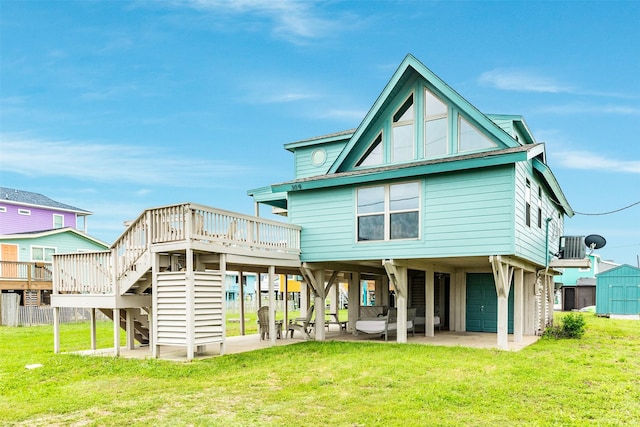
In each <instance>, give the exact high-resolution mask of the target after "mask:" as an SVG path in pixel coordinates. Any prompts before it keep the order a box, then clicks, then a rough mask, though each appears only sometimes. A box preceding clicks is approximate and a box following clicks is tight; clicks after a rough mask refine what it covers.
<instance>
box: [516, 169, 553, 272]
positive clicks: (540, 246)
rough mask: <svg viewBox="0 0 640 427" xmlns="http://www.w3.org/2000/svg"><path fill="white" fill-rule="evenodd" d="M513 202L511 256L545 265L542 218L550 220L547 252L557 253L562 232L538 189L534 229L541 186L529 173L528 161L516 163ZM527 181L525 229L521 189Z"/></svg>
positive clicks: (534, 175)
mask: <svg viewBox="0 0 640 427" xmlns="http://www.w3.org/2000/svg"><path fill="white" fill-rule="evenodd" d="M515 170H516V195H517V196H516V201H515V213H516V219H515V226H516V238H515V245H516V246H515V253H516V255H518V256H520V257H522V258H525V259H528V260H531V261H534V262H536V263H538V264H540V265H546V260H545V247H546V244H545V241H546V238H547V225H546V219H547V218H551V221H550V222H549V231H548V234H549V236H548V238H549V244H548V250H549V251H550V252H551V253H555V252H556V251H557V250H558V247H559V243H560V236H561V235H562V230H563V221H562V216H561V215H559V211H558V209H557V208H555V206H554V205H553V203H552V201H551V199H550V198H549V196H548V192H547V190H546V189H545V188H544V186H543V187H542V226H541V227H539V226H538V202H539V200H540V198H539V197H538V189H539V188H540V186H541V182H540V180H539V179H538V178H537V177H538V175H536V174H534V173H533V169H532V167H531V163H530V162H520V163H517V164H516V169H515ZM527 179H529V181H530V182H531V225H530V226H527V224H526V218H525V212H526V209H525V188H526V180H527Z"/></svg>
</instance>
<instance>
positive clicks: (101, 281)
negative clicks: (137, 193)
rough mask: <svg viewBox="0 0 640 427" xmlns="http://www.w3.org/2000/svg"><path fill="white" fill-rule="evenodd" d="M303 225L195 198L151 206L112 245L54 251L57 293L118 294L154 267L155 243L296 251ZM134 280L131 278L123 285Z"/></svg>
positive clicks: (291, 253)
mask: <svg viewBox="0 0 640 427" xmlns="http://www.w3.org/2000/svg"><path fill="white" fill-rule="evenodd" d="M300 230H301V227H299V226H296V225H291V224H285V223H281V222H278V221H272V220H268V219H264V218H258V217H253V216H250V215H242V214H238V213H235V212H231V211H225V210H220V209H214V208H210V207H207V206H202V205H196V204H190V203H185V204H180V205H172V206H164V207H159V208H153V209H147V210H146V211H144V212H143V213H142V214H140V216H138V218H136V219H135V221H133V222H132V223H131V225H129V226H128V227H127V229H126V230H125V231H124V233H122V234H121V235H120V237H118V239H117V240H116V241H115V242H114V243H113V245H111V251H107V252H99V253H81V254H62V255H55V256H54V294H55V293H92V294H115V291H114V286H113V283H114V282H116V283H118V286H120V285H121V282H122V283H124V282H126V280H128V278H127V275H129V278H130V277H131V276H130V274H129V273H130V272H132V271H136V274H138V275H139V276H140V277H141V276H142V275H143V274H144V272H145V271H143V270H145V269H148V268H149V267H150V257H149V254H150V247H151V245H154V244H168V243H180V242H185V243H190V242H193V241H199V242H203V243H209V244H217V245H223V246H226V247H227V249H226V251H234V250H251V251H254V253H256V254H257V252H258V251H267V252H274V254H273V256H278V257H288V258H291V257H297V256H298V255H299V254H300ZM114 277H115V280H114V279H113V278H114ZM131 280H137V279H136V278H133V279H131ZM131 285H132V283H128V282H127V283H125V285H124V286H123V287H128V286H131ZM126 290H127V289H123V290H122V291H123V292H126Z"/></svg>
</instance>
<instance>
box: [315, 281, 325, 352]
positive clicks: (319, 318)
mask: <svg viewBox="0 0 640 427" xmlns="http://www.w3.org/2000/svg"><path fill="white" fill-rule="evenodd" d="M313 277H314V279H315V281H314V282H315V283H314V284H313V285H314V289H315V290H316V300H315V303H314V306H315V318H316V322H315V325H316V327H315V333H316V341H324V339H325V333H324V317H325V311H326V310H325V300H326V298H327V294H326V292H325V287H324V270H323V269H318V270H314V271H313Z"/></svg>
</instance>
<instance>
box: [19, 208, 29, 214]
mask: <svg viewBox="0 0 640 427" xmlns="http://www.w3.org/2000/svg"><path fill="white" fill-rule="evenodd" d="M18 215H31V211H30V210H29V209H18Z"/></svg>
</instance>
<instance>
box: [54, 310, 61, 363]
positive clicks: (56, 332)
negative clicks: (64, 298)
mask: <svg viewBox="0 0 640 427" xmlns="http://www.w3.org/2000/svg"><path fill="white" fill-rule="evenodd" d="M53 352H54V353H56V354H58V353H60V307H53Z"/></svg>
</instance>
